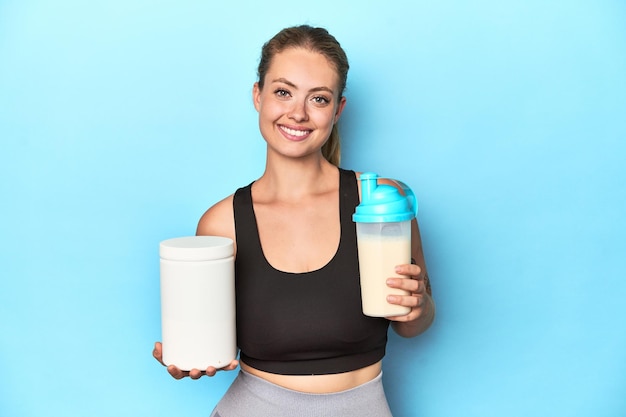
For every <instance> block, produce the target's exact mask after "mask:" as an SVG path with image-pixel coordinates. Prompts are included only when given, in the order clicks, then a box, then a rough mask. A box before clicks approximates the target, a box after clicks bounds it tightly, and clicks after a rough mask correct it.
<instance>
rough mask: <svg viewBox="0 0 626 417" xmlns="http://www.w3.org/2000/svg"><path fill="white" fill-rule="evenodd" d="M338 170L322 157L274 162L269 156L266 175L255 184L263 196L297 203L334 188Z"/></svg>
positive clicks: (276, 159) (275, 160)
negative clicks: (306, 197) (308, 196)
mask: <svg viewBox="0 0 626 417" xmlns="http://www.w3.org/2000/svg"><path fill="white" fill-rule="evenodd" d="M336 175H337V167H335V166H334V165H332V164H331V163H330V162H328V161H327V160H326V159H325V158H324V157H323V156H322V155H321V154H320V155H319V156H318V157H310V158H299V159H292V158H280V157H278V158H276V157H271V156H270V155H268V158H267V161H266V166H265V172H264V173H263V176H261V178H259V180H258V181H257V184H258V187H259V188H262V189H263V194H264V195H267V196H270V195H271V196H272V197H273V198H275V199H280V200H283V199H285V200H286V201H297V200H298V199H300V198H302V197H304V196H307V195H311V194H317V193H322V192H326V191H328V190H329V188H334V187H336V186H337V181H336Z"/></svg>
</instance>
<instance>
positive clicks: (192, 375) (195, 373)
mask: <svg viewBox="0 0 626 417" xmlns="http://www.w3.org/2000/svg"><path fill="white" fill-rule="evenodd" d="M202 374H203V372H202V371H201V370H199V369H192V370H191V371H189V377H190V378H191V379H200V378H201V377H202Z"/></svg>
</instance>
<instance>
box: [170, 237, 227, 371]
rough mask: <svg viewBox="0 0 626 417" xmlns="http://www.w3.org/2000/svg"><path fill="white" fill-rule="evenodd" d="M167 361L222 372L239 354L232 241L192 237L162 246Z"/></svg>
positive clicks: (171, 363) (182, 366) (181, 367)
mask: <svg viewBox="0 0 626 417" xmlns="http://www.w3.org/2000/svg"><path fill="white" fill-rule="evenodd" d="M159 253H160V257H161V261H160V272H161V332H162V343H163V362H164V363H165V364H166V365H176V366H177V367H178V368H180V369H182V370H186V371H189V370H191V369H194V368H195V369H200V370H204V369H206V368H207V367H208V366H214V367H216V368H221V367H224V366H226V365H228V364H229V363H230V362H231V361H232V360H233V359H235V357H236V355H237V347H236V330H235V274H234V271H235V267H234V256H233V241H232V239H228V238H225V237H217V236H189V237H179V238H174V239H168V240H164V241H162V242H161V243H160V247H159Z"/></svg>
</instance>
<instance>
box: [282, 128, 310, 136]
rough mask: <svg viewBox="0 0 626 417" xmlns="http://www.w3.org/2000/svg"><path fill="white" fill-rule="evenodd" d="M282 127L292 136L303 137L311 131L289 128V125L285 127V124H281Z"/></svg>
mask: <svg viewBox="0 0 626 417" xmlns="http://www.w3.org/2000/svg"><path fill="white" fill-rule="evenodd" d="M280 128H281V129H282V130H284V131H285V132H286V133H288V134H289V135H292V136H299V137H302V136H305V135H308V134H309V132H310V130H294V129H289V128H288V127H285V126H281V127H280Z"/></svg>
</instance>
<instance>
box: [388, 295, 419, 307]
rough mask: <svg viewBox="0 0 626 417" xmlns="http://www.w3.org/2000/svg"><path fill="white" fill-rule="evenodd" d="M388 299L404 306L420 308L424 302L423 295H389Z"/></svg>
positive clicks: (392, 302)
mask: <svg viewBox="0 0 626 417" xmlns="http://www.w3.org/2000/svg"><path fill="white" fill-rule="evenodd" d="M387 301H388V302H389V303H391V304H398V305H401V306H404V307H411V308H418V307H421V305H422V303H423V297H421V296H419V295H388V296H387Z"/></svg>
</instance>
